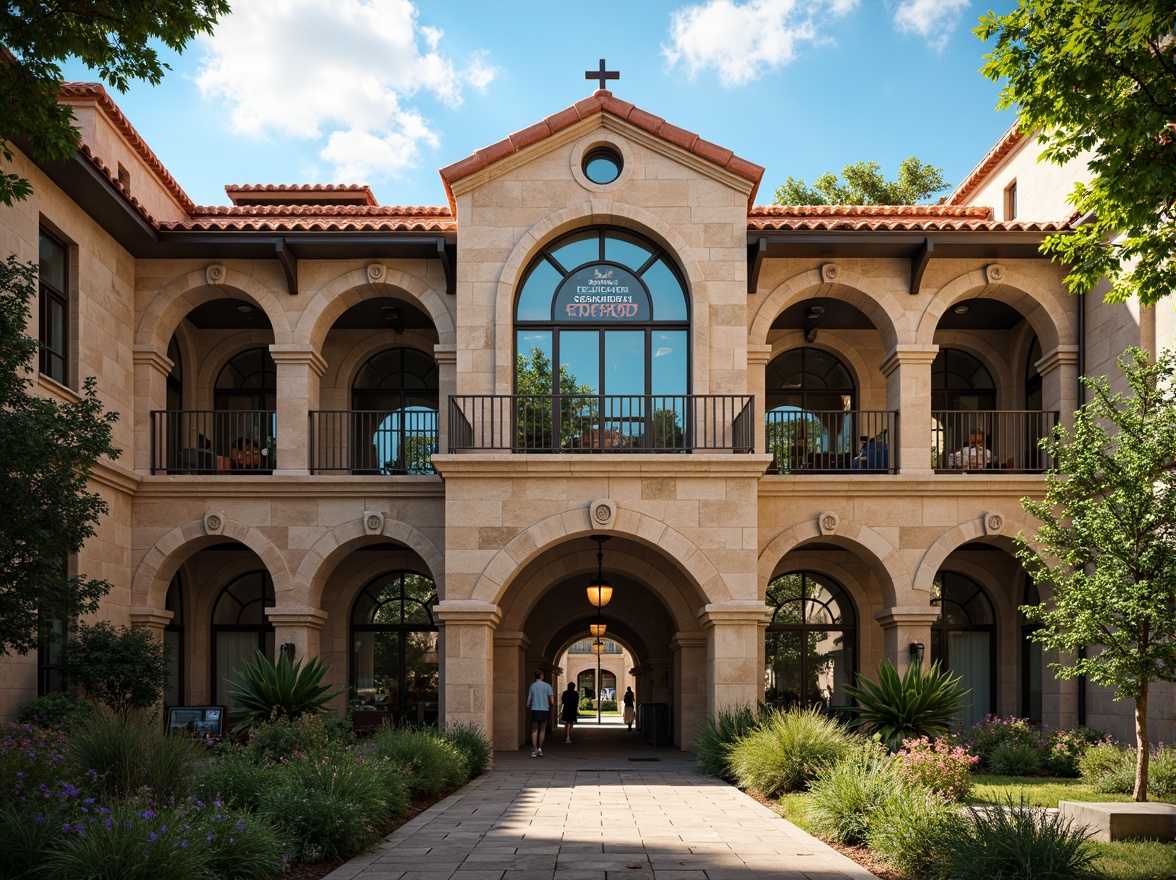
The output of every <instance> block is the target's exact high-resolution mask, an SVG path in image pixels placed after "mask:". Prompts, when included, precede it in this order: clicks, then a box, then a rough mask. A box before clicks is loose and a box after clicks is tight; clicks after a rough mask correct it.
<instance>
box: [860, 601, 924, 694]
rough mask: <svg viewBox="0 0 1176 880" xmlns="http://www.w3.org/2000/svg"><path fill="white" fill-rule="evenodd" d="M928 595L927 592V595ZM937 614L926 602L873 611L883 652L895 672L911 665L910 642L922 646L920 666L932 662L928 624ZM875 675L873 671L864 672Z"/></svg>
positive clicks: (874, 676) (904, 669)
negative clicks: (924, 603) (875, 612)
mask: <svg viewBox="0 0 1176 880" xmlns="http://www.w3.org/2000/svg"><path fill="white" fill-rule="evenodd" d="M928 599H930V596H928ZM938 617H939V609H938V608H932V607H931V606H929V605H903V606H895V607H891V608H884V609H882V610H881V611H879V612H878V613H877V614H875V615H874V619H875V620H876V621H878V623H879V624H881V626H882V648H883V656H884V657H886V659H888V660H889V661H890V662H891V663H893V664H894V668H895V669H897V670H898V674H899V675H902V674H903V673H904V672H906V670H907V667H908V666H910V665H911V653H910V646H911V645H912V644H920V645H922V646H923V666H924V667H926V666H928V665H930V663H931V624H933V623H934V622H935V621H936V620H937V619H938ZM867 677H868V678H871V679H876V678H877V675H876V674H871V675H868V676H867Z"/></svg>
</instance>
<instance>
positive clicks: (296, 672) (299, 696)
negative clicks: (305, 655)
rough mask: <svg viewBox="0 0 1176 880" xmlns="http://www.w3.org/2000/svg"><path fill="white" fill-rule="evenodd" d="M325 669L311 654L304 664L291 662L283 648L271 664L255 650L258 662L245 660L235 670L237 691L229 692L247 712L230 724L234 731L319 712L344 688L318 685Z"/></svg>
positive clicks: (327, 667) (326, 668)
mask: <svg viewBox="0 0 1176 880" xmlns="http://www.w3.org/2000/svg"><path fill="white" fill-rule="evenodd" d="M328 669H330V667H329V666H324V665H323V664H322V661H321V660H320V659H319V658H318V657H312V658H311V659H310V660H309V661H307V664H306V666H303V665H302V661H301V660H299V661H297V662H291V660H290V657H289V655H287V654H286V653H285V652H284V651H283V652H282V653H281V654H280V655H279V656H278V662H277V663H272V662H271V661H270V659H269V658H268V657H266V656H265V654H263V653H262V652H261V651H258V652H257V662H256V663H248V662H247V663H246V664H245V666H244V668H243V669H242V670H241V671H240V672H238V673H237V690H233V691H229V696H230V697H233V698H234V699H236V701H237V703H238V704H240V705H241V706H242V707H244V708H245V709H246V713H247V714H246V715H245V717H244V719H242V720H241V721H240V722H238V723H237V725H236V726H234V727H233V733H239V732H240V731H242V730H246V729H247V728H249V727H251V726H252V725H254V724H259V723H261V722H263V721H269V720H271V719H274V718H288V719H290V720H294V719H295V718H298V717H299V716H302V715H317V714H319V713H320V712H322V711H323V709H324V708H325V707H326V705H327V703H328V702H330V701H331V700H333V699H334V698H335V697H337V696H339V694H341V693H343V691H344V690H346V688H344V687H339V688H337V689H332V688H331V686H330V685H326V684H321V682H322V680H323V676H324V675H326V674H327V670H328Z"/></svg>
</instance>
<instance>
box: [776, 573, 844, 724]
mask: <svg viewBox="0 0 1176 880" xmlns="http://www.w3.org/2000/svg"><path fill="white" fill-rule="evenodd" d="M767 603H768V606H769V607H770V608H771V609H772V619H771V622H770V623H769V624H768V628H767V631H766V632H765V633H764V662H765V668H764V701H765V702H767V703H768V704H770V705H772V706H778V707H784V706H794V705H801V706H817V707H820V708H821V709H822V710H824V711H837V710H838V709H840V708H842V707H844V706H847V705H849V703H850V698H849V696H848V694H846V692H845V687H846V685H849V684H851V683H852V682H853V674H854V672H855V670H856V668H857V614H856V612H855V611H854V607H853V602H852V601H851V600H850V598H849V596H848V595H847V594H846V592H845V590H844V588H842V586H841V585H840V584H838V583H837V582H836V581H835V580H833V579H832V578H830V577H826V576H825V575H821V574H817V573H815V572H808V571H800V572H793V573H791V574H786V575H782V576H781V577H778V578H775V579H774V580H773V581H772V582H771V584H769V585H768V590H767Z"/></svg>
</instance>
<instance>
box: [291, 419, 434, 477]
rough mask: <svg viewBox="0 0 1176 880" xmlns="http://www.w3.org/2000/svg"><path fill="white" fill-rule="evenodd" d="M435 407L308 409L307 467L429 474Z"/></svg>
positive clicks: (313, 469)
mask: <svg viewBox="0 0 1176 880" xmlns="http://www.w3.org/2000/svg"><path fill="white" fill-rule="evenodd" d="M436 451H437V411H436V410H433V409H428V408H425V407H408V408H406V409H402V410H317V411H312V412H311V414H310V472H311V473H312V474H322V473H345V474H431V473H433V453H434V452H436Z"/></svg>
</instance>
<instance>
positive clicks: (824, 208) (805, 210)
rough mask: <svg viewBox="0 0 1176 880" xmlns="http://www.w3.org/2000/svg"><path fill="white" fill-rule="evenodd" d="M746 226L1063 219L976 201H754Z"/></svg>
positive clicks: (1017, 224) (1036, 228)
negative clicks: (1002, 212)
mask: <svg viewBox="0 0 1176 880" xmlns="http://www.w3.org/2000/svg"><path fill="white" fill-rule="evenodd" d="M747 228H748V229H749V230H751V231H761V230H777V229H790V230H831V229H847V230H913V231H927V232H935V231H942V230H976V231H1005V232H1056V231H1058V230H1061V229H1065V228H1067V224H1066V223H1054V222H1038V221H1025V220H1010V221H998V220H993V219H992V209H991V208H987V207H983V206H978V205H967V206H964V205H757V206H756V207H754V208H752V209H751V211H750V212H749V213H748V215H747Z"/></svg>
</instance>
